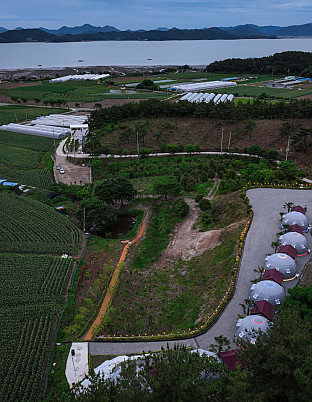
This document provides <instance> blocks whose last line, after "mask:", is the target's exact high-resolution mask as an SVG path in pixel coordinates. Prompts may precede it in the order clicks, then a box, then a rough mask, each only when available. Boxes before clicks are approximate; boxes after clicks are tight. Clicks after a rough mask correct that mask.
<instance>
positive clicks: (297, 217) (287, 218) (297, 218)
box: [281, 211, 309, 232]
mask: <svg viewBox="0 0 312 402" xmlns="http://www.w3.org/2000/svg"><path fill="white" fill-rule="evenodd" d="M281 225H282V227H283V228H284V227H285V225H288V226H291V225H298V226H300V227H301V228H302V229H303V231H304V232H307V231H308V230H309V222H308V219H307V217H306V216H305V215H304V214H302V213H301V212H298V211H292V212H288V214H285V215H283V217H282V224H281Z"/></svg>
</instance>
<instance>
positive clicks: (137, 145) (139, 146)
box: [136, 130, 140, 155]
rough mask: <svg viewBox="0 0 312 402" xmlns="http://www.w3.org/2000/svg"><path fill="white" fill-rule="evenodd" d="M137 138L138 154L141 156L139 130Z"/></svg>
mask: <svg viewBox="0 0 312 402" xmlns="http://www.w3.org/2000/svg"><path fill="white" fill-rule="evenodd" d="M136 137H137V152H138V155H139V153H140V146H139V130H137V132H136Z"/></svg>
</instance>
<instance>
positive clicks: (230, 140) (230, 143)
mask: <svg viewBox="0 0 312 402" xmlns="http://www.w3.org/2000/svg"><path fill="white" fill-rule="evenodd" d="M231 137H232V133H230V136H229V143H228V149H230V145H231Z"/></svg>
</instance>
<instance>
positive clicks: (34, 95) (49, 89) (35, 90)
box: [0, 81, 161, 121]
mask: <svg viewBox="0 0 312 402" xmlns="http://www.w3.org/2000/svg"><path fill="white" fill-rule="evenodd" d="M114 88H116V87H115V86H107V85H105V84H101V85H98V84H96V83H94V82H92V81H83V82H79V81H68V82H62V83H48V82H46V83H44V84H42V85H33V86H27V87H18V88H12V89H0V93H3V94H5V95H7V96H10V97H11V98H12V97H13V99H14V100H16V99H25V100H36V99H37V100H38V102H50V101H52V102H53V101H54V102H58V101H60V102H61V104H62V103H63V104H64V103H67V102H78V103H79V102H96V101H100V100H102V99H128V98H129V99H142V98H149V97H161V93H158V92H155V93H145V92H143V93H142V94H139V93H138V94H120V95H119V94H111V95H110V94H109V89H114ZM24 109H25V108H24ZM48 110H51V109H48ZM23 113H24V116H25V117H24V119H25V118H26V115H25V111H24V112H23ZM49 113H50V112H49ZM27 114H28V108H27ZM39 115H40V112H39V113H38V114H37V116H39ZM14 119H15V117H14V113H13V120H11V121H14Z"/></svg>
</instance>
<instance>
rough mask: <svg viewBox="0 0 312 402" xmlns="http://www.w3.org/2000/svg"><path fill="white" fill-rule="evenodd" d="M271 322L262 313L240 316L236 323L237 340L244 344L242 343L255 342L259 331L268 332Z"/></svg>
mask: <svg viewBox="0 0 312 402" xmlns="http://www.w3.org/2000/svg"><path fill="white" fill-rule="evenodd" d="M269 326H270V323H269V321H268V320H267V319H266V318H265V317H262V316H261V315H248V316H247V317H245V318H240V319H239V320H238V321H237V323H236V332H235V335H234V339H235V342H236V343H237V344H238V345H239V346H242V345H241V343H242V342H243V343H245V342H246V343H247V342H250V343H253V344H254V343H255V342H256V340H257V337H258V335H259V332H260V331H262V332H266V331H267V330H268V329H269Z"/></svg>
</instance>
